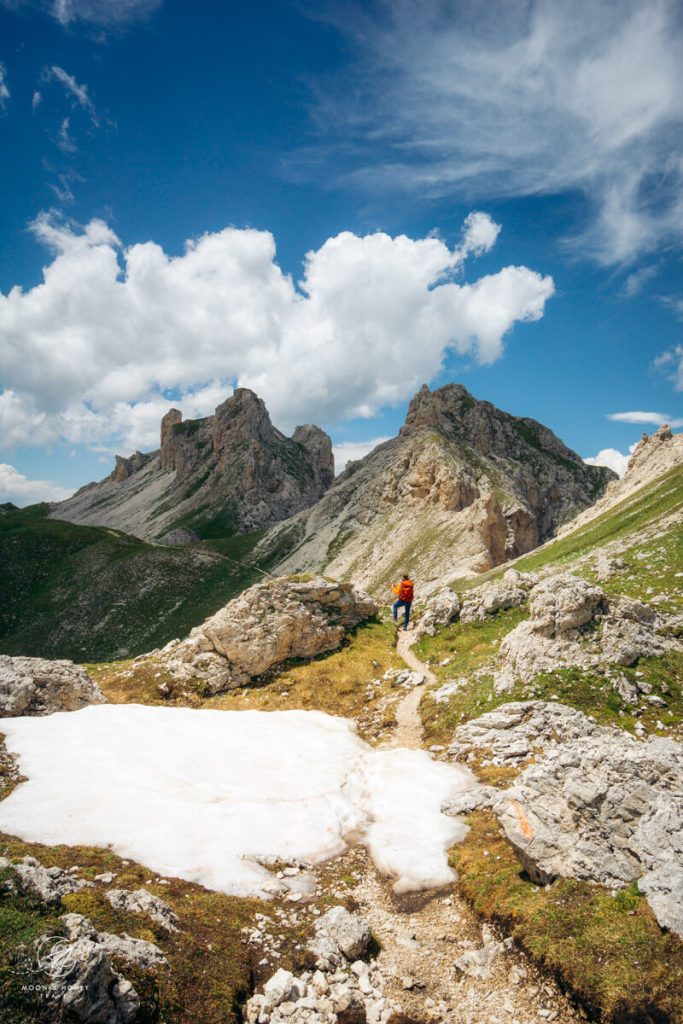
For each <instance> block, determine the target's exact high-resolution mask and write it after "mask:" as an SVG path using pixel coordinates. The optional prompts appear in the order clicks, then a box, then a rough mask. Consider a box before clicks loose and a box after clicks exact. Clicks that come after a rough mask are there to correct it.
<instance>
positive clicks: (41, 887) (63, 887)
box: [0, 857, 93, 903]
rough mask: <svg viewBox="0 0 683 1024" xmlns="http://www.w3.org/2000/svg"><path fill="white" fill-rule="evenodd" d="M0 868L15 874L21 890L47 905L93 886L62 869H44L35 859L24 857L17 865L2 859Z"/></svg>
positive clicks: (0, 858) (4, 858)
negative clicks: (32, 894)
mask: <svg viewBox="0 0 683 1024" xmlns="http://www.w3.org/2000/svg"><path fill="white" fill-rule="evenodd" d="M0 867H1V868H4V869H10V870H11V871H12V872H14V874H15V876H16V878H17V881H18V883H19V886H20V888H21V889H23V890H25V891H27V892H31V893H34V894H35V895H36V896H38V897H39V898H40V899H41V900H43V901H44V902H45V903H59V901H60V900H61V898H62V896H67V895H69V894H70V893H72V892H80V891H81V890H82V889H86V888H89V887H91V886H92V884H93V883H92V882H87V881H86V880H85V879H84V878H78V877H77V876H76V875H75V874H73V873H71V872H69V871H63V870H62V868H58V867H51V868H46V867H43V865H42V864H41V863H40V861H38V860H36V859H35V857H22V859H21V860H20V861H17V862H16V863H12V861H10V860H8V859H7V858H6V857H0Z"/></svg>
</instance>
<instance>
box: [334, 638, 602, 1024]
mask: <svg viewBox="0 0 683 1024" xmlns="http://www.w3.org/2000/svg"><path fill="white" fill-rule="evenodd" d="M414 641H415V636H414V634H411V633H410V632H408V633H404V632H403V631H401V632H399V636H398V643H397V650H398V653H399V654H400V656H401V657H402V658H403V660H404V661H405V663H406V665H408V666H409V668H410V669H412V671H414V672H419V673H420V674H421V675H424V676H425V680H426V681H427V682H435V681H436V680H435V676H434V674H433V672H431V671H430V670H429V668H428V667H427V666H426V665H424V664H423V662H421V661H420V659H419V658H418V657H417V655H416V654H415V653H414V652H413V651H412V650H411V647H412V644H413V643H414ZM422 693H423V687H422V686H418V687H414V688H413V689H411V690H410V692H409V693H408V694H407V696H406V697H404V698H403V700H402V701H401V703H400V705H399V707H398V709H397V712H396V720H397V723H398V725H397V728H396V729H395V730H393V735H392V738H391V740H390V742H389V743H388V744H387V746H391V747H409V748H411V749H419V748H420V746H421V739H422V723H421V720H420V715H419V703H420V698H421V696H422ZM353 856H354V857H355V858H358V859H360V860H361V861H362V862H363V863H362V867H361V868H360V870H359V871H358V872H357V874H358V877H359V878H360V880H359V882H358V885H357V886H356V887H355V888H354V890H353V898H354V899H355V900H356V901H357V902H358V904H359V909H360V911H361V912H362V913H363V914H364V915H365V917H367V918H368V920H369V922H370V925H371V927H372V930H373V933H374V934H375V935H376V936H377V938H378V939H379V941H380V944H381V952H380V954H379V957H378V967H379V969H380V971H381V973H382V976H383V977H384V979H385V987H384V993H385V997H386V998H387V999H388V1000H391V1001H392V1002H393V1003H394V1004H396V1003H398V1004H400V1006H401V1008H402V1011H403V1013H404V1014H406V1015H407V1016H408V1017H409V1018H411V1019H412V1020H413V1021H420V1022H427V1024H428V1022H439V1021H447V1022H448V1024H482V1022H485V1024H489V1022H490V1024H504V1022H505V1024H507V1022H509V1024H545V1022H555V1024H569V1022H576V1021H579V1020H581V1019H582V1018H581V1016H580V1014H579V1013H578V1012H577V1011H576V1010H574V1009H573V1007H572V1006H571V1004H570V1002H569V1001H568V1000H567V999H566V998H565V997H564V996H563V995H562V993H561V992H560V991H559V989H558V987H557V986H556V985H555V984H554V983H552V982H549V981H548V980H547V979H545V978H543V977H541V976H540V975H539V974H538V972H537V971H536V969H535V968H534V967H533V966H532V965H531V964H530V963H529V962H528V960H527V959H526V957H525V956H524V955H523V954H522V953H521V952H520V951H518V950H516V949H514V948H512V944H511V943H510V942H507V943H506V942H504V941H503V936H496V935H495V934H494V933H493V932H492V931H491V930H490V929H489V928H487V927H486V926H484V927H483V928H482V926H481V925H480V924H479V922H478V921H477V919H476V917H475V915H474V914H473V912H472V911H471V910H470V908H469V906H468V905H467V904H466V903H465V901H464V900H463V899H462V898H461V897H460V896H459V895H458V893H457V891H456V888H455V886H449V887H448V888H446V889H441V890H439V891H438V892H433V891H432V892H427V893H414V894H411V895H410V896H403V897H400V896H396V895H395V894H394V893H393V891H392V889H391V886H390V884H389V883H388V882H387V880H386V879H384V878H382V877H381V876H380V875H379V874H378V872H377V870H376V869H375V867H374V865H373V864H372V861H371V860H370V858H369V857H368V856H367V855H366V854H365V851H362V850H359V849H356V851H355V852H354V854H353ZM463 955H465V961H464V962H463V965H464V969H462V966H461V967H458V966H456V960H458V958H460V957H462V956H463Z"/></svg>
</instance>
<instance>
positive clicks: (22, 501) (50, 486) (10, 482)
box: [0, 462, 73, 506]
mask: <svg viewBox="0 0 683 1024" xmlns="http://www.w3.org/2000/svg"><path fill="white" fill-rule="evenodd" d="M72 493H73V491H72V490H69V489H68V488H66V487H61V486H60V485H59V484H54V483H51V482H50V481H49V480H29V479H28V477H25V476H24V475H23V473H20V472H19V470H18V469H15V467H14V466H10V465H8V464H7V463H6V462H0V502H4V501H11V502H13V503H14V504H15V505H19V506H24V505H33V504H35V503H36V502H38V501H63V500H64V498H68V497H69V496H70V495H71V494H72Z"/></svg>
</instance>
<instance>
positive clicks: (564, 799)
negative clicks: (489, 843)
mask: <svg viewBox="0 0 683 1024" xmlns="http://www.w3.org/2000/svg"><path fill="white" fill-rule="evenodd" d="M681 792H683V745H681V744H679V743H675V742H674V741H672V740H667V739H662V738H660V737H655V738H650V739H649V740H647V741H646V742H642V741H640V740H637V739H634V738H633V737H631V736H629V735H628V734H625V733H623V732H622V731H620V730H616V729H606V728H596V727H589V732H588V734H587V735H584V736H582V737H580V738H577V739H570V740H567V741H566V742H565V743H560V744H558V745H557V746H556V747H554V748H553V747H551V748H549V749H548V750H547V751H546V754H545V756H544V758H543V760H541V761H540V762H539V763H538V764H533V765H531V766H529V767H528V768H526V769H525V771H524V772H523V773H522V774H521V775H520V776H519V778H518V779H517V780H516V782H515V783H514V784H513V785H512V786H511V787H510V789H508V790H505V791H503V792H502V793H501V796H500V799H499V801H498V802H497V804H496V805H495V810H496V814H497V815H498V818H499V820H500V822H501V824H502V826H503V828H504V830H505V833H506V835H507V837H508V839H509V840H510V842H511V843H512V845H513V847H514V848H515V850H516V852H517V854H518V856H519V858H520V860H521V862H522V864H523V865H524V866H525V868H526V870H527V871H528V873H529V874H530V876H531V877H532V878H533V879H534V880H535V881H537V882H538V883H540V884H546V883H547V882H549V881H551V880H552V879H554V878H556V877H557V876H558V875H560V876H563V877H572V878H578V879H581V880H584V881H588V882H598V883H600V884H602V885H606V886H610V887H612V886H616V887H621V886H623V885H626V884H628V883H629V882H631V881H635V880H637V881H638V885H639V887H640V888H641V890H642V891H643V892H644V893H645V894H646V896H647V899H648V902H649V903H650V906H651V907H652V910H653V912H654V914H655V916H656V917H657V920H658V921H659V923H660V924H661V925H662V926H663V927H667V928H671V929H672V930H674V931H676V932H677V933H678V934H680V935H683V871H682V869H681V865H682V864H683V805H682V804H681V799H680V794H681Z"/></svg>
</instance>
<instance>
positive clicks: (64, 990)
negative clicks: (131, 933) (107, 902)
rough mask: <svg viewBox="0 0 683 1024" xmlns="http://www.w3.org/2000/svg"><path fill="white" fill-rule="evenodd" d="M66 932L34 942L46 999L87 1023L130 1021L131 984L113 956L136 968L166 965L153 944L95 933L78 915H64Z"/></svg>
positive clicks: (135, 1003)
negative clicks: (45, 980)
mask: <svg viewBox="0 0 683 1024" xmlns="http://www.w3.org/2000/svg"><path fill="white" fill-rule="evenodd" d="M61 921H62V922H63V924H64V927H65V930H66V933H67V937H66V938H65V939H63V940H58V941H50V942H49V943H45V942H43V943H39V946H38V966H39V967H40V968H41V969H42V971H43V972H44V973H45V975H46V976H47V978H48V980H49V999H50V1001H51V1002H53V1003H56V1004H57V1005H58V1006H59V1007H60V1009H61V1011H62V1013H63V1014H64V1015H65V1016H66V1017H68V1019H70V1020H72V1019H75V1020H78V1021H83V1022H87V1024H131V1022H132V1021H134V1020H135V1018H136V1017H137V1015H138V1011H139V1010H140V998H139V996H138V994H137V992H136V991H135V988H134V987H133V985H132V984H131V982H130V981H128V980H127V979H126V978H125V977H124V976H123V975H122V974H120V973H119V971H118V970H117V969H116V968H115V967H114V963H113V962H115V961H123V962H124V963H128V964H132V965H134V966H135V967H136V968H138V969H141V970H145V971H148V970H153V969H155V968H159V967H166V966H168V962H167V960H166V958H165V956H164V955H163V953H162V951H161V950H160V949H159V947H158V946H155V945H154V944H153V943H151V942H145V941H144V940H142V939H131V938H129V937H125V938H121V937H119V936H118V935H112V934H110V933H109V932H98V931H97V929H96V928H95V927H94V925H93V924H92V922H91V921H89V920H88V918H87V917H83V916H82V915H81V914H65V915H64V916H63V917H62V918H61Z"/></svg>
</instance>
